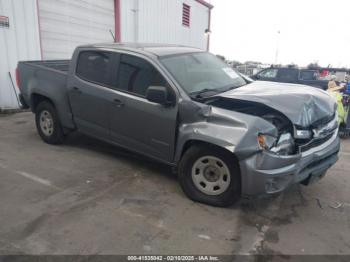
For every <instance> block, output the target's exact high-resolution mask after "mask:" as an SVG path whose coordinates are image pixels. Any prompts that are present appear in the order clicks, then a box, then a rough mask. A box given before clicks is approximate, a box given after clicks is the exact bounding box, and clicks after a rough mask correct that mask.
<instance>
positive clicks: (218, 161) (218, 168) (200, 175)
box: [178, 146, 241, 207]
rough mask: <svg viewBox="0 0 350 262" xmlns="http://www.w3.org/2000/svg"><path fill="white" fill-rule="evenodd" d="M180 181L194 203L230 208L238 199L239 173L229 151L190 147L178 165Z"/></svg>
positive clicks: (210, 147)
mask: <svg viewBox="0 0 350 262" xmlns="http://www.w3.org/2000/svg"><path fill="white" fill-rule="evenodd" d="M178 176H179V180H180V184H181V187H182V189H183V191H184V192H185V194H186V195H187V196H188V197H189V198H191V199H192V200H194V201H198V202H202V203H205V204H209V205H213V206H222V207H224V206H230V205H232V204H233V203H235V202H236V201H238V200H239V198H240V189H241V186H240V170H239V166H238V163H237V161H236V159H235V158H234V157H233V155H232V154H231V153H229V152H226V151H225V150H224V149H220V148H217V147H215V146H193V147H191V148H190V149H188V150H187V151H186V152H185V154H184V156H183V157H182V159H181V161H180V164H179V174H178Z"/></svg>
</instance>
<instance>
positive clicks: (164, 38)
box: [121, 0, 209, 49]
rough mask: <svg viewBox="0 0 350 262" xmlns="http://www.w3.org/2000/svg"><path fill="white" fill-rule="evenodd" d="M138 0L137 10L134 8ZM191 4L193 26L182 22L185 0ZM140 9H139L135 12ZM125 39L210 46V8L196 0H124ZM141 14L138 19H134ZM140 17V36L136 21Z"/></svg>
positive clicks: (123, 27) (122, 8) (122, 20)
mask: <svg viewBox="0 0 350 262" xmlns="http://www.w3.org/2000/svg"><path fill="white" fill-rule="evenodd" d="M137 1H138V11H137V10H135V9H136V8H135V7H136V6H137V4H136V2H137ZM183 3H186V4H188V5H190V6H191V26H190V28H186V27H184V26H182V4H183ZM135 11H137V12H135ZM121 16H122V19H121V31H122V32H121V33H122V41H123V42H135V39H136V40H138V42H153V43H169V44H181V45H188V46H194V47H198V48H201V49H206V48H207V37H206V36H205V35H204V32H205V29H207V28H208V19H209V9H208V8H207V7H205V6H203V5H201V4H199V3H198V2H196V1H194V0H183V1H180V0H122V1H121ZM135 16H138V19H135ZM137 20H138V25H137V26H138V30H136V31H138V37H135V35H134V32H135V21H137Z"/></svg>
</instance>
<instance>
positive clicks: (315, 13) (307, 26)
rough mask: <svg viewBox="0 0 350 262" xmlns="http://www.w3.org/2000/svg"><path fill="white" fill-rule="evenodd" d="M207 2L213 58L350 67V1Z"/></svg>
mask: <svg viewBox="0 0 350 262" xmlns="http://www.w3.org/2000/svg"><path fill="white" fill-rule="evenodd" d="M208 2H210V3H211V4H213V5H214V9H213V10H212V17H211V18H212V20H211V32H212V33H211V35H210V51H211V52H212V53H214V54H220V55H223V56H225V57H226V58H227V59H230V60H237V61H240V62H245V61H260V62H263V63H268V64H271V63H275V62H276V60H277V63H281V64H291V63H294V64H297V65H299V66H306V65H308V64H309V63H313V62H318V63H319V64H320V65H321V66H328V65H331V66H333V67H350V1H349V0H331V1H330V0H210V1H208ZM278 32H280V33H278ZM277 50H278V51H277ZM276 53H277V59H276Z"/></svg>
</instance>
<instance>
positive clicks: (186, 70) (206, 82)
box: [161, 52, 246, 95]
mask: <svg viewBox="0 0 350 262" xmlns="http://www.w3.org/2000/svg"><path fill="white" fill-rule="evenodd" d="M161 62H162V63H163V65H164V66H165V67H166V68H167V69H168V70H169V71H170V73H171V74H172V75H173V76H174V78H175V79H176V81H178V83H179V84H180V85H181V86H182V88H183V89H185V91H186V92H187V93H188V94H190V95H192V94H199V93H201V92H207V91H213V92H214V93H218V92H224V91H226V90H229V89H233V88H237V87H240V86H243V85H245V84H246V81H245V80H244V79H243V78H242V77H241V76H240V75H239V74H238V73H236V71H234V70H233V69H232V68H230V67H229V66H228V65H227V64H225V63H224V62H223V61H221V60H220V59H219V58H217V57H216V56H215V55H212V54H210V53H206V52H200V53H190V54H182V55H176V56H169V57H164V58H161Z"/></svg>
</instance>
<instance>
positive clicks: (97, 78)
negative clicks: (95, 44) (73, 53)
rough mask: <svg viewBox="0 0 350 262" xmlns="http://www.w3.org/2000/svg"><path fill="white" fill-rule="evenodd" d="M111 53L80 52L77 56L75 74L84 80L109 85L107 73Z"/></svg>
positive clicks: (109, 76)
mask: <svg viewBox="0 0 350 262" xmlns="http://www.w3.org/2000/svg"><path fill="white" fill-rule="evenodd" d="M111 62H112V54H111V53H108V52H96V51H86V52H81V53H80V55H79V58H78V65H77V71H76V73H77V75H78V76H79V77H81V78H83V79H84V80H87V81H91V82H94V83H98V84H102V85H111V82H112V81H111V74H110V73H109V69H110V65H111Z"/></svg>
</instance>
